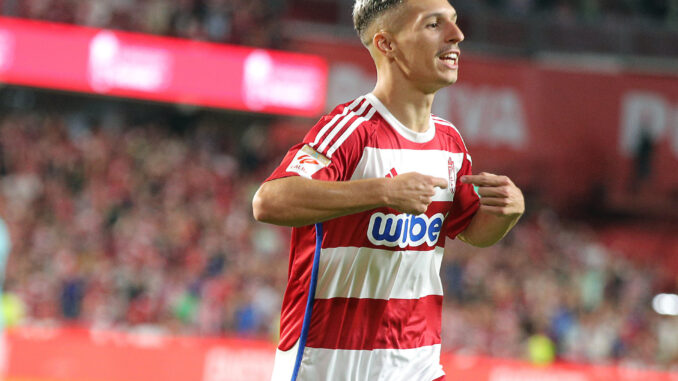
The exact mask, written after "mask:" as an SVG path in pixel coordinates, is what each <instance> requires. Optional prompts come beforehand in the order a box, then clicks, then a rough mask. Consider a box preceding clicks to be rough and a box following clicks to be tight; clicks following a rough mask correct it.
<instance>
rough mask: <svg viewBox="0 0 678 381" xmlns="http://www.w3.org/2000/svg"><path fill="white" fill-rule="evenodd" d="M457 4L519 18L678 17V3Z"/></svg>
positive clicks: (517, 0)
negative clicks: (536, 16)
mask: <svg viewBox="0 0 678 381" xmlns="http://www.w3.org/2000/svg"><path fill="white" fill-rule="evenodd" d="M456 2H458V3H460V4H463V5H470V6H478V5H480V4H482V5H484V6H487V7H490V8H494V9H497V10H500V11H502V12H506V13H510V14H515V15H526V14H530V13H541V14H543V13H545V12H546V13H552V14H555V15H556V16H557V17H558V18H560V19H563V18H572V19H574V18H578V19H582V20H589V21H593V20H596V19H600V18H602V17H603V16H612V17H647V18H651V19H654V20H664V21H666V22H667V23H673V22H675V21H676V18H678V1H676V0H482V1H473V0H457V1H456ZM453 3H454V2H453Z"/></svg>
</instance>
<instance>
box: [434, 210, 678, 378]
mask: <svg viewBox="0 0 678 381" xmlns="http://www.w3.org/2000/svg"><path fill="white" fill-rule="evenodd" d="M450 246H451V247H448V250H447V253H446V258H445V260H444V261H445V263H444V264H443V267H442V277H443V282H444V287H445V292H446V298H447V300H446V305H445V307H444V315H443V346H444V347H446V348H447V349H448V350H453V351H459V352H462V353H470V354H478V353H480V354H490V355H492V356H496V357H509V358H516V357H518V358H528V359H530V360H531V361H533V362H535V363H538V364H548V363H550V362H551V361H553V360H554V359H560V360H565V361H570V362H577V363H593V364H623V365H626V366H630V367H643V366H647V365H655V366H659V367H660V368H665V369H674V370H676V369H678V342H677V341H676V339H675V338H676V337H678V317H674V316H671V317H667V316H662V315H659V314H657V313H656V312H655V311H653V309H652V307H651V306H652V299H653V296H654V295H656V294H657V293H658V292H660V290H669V291H671V292H676V290H677V289H678V278H676V276H675V274H670V273H666V272H665V271H664V270H665V269H663V268H662V267H661V265H658V264H650V265H641V264H639V263H637V262H631V261H629V260H628V259H626V258H624V257H623V256H622V255H620V253H618V252H615V251H613V250H612V249H610V248H608V247H606V246H604V245H603V244H602V243H601V241H600V240H599V239H598V238H597V237H596V233H595V231H594V230H593V229H592V228H591V227H590V226H589V225H587V224H586V223H583V222H581V223H574V222H563V221H560V220H559V218H558V216H557V215H556V214H555V213H553V212H552V211H549V210H548V209H545V210H542V211H540V212H538V213H536V215H533V216H532V217H531V218H528V219H527V220H523V221H521V223H520V224H519V226H518V227H517V228H516V229H514V231H513V232H512V233H511V235H510V236H509V237H507V238H506V239H505V240H504V241H502V242H501V243H500V244H499V245H497V246H494V247H491V248H487V249H477V248H473V247H470V246H468V245H465V244H461V243H459V242H458V241H454V242H453V243H452V245H450Z"/></svg>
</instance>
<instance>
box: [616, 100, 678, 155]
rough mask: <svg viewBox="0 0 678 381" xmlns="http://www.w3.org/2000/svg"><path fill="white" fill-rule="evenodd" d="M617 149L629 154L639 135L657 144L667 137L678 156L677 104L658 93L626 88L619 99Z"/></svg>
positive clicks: (631, 152)
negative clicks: (619, 128) (619, 125)
mask: <svg viewBox="0 0 678 381" xmlns="http://www.w3.org/2000/svg"><path fill="white" fill-rule="evenodd" d="M620 122H621V133H620V134H619V135H620V141H619V149H620V150H621V152H622V153H623V154H625V155H627V156H632V155H633V153H634V151H635V149H636V146H637V145H638V142H639V141H640V139H641V136H642V135H643V134H647V135H648V136H649V137H650V139H651V140H652V141H653V142H654V143H657V142H659V141H661V140H662V139H668V140H669V142H670V146H671V150H672V151H673V154H674V155H675V156H676V157H678V104H676V105H672V104H671V102H670V101H669V99H667V98H666V97H665V96H663V95H662V94H660V93H653V92H646V91H630V92H628V93H626V94H625V95H624V96H623V97H622V100H621V116H620Z"/></svg>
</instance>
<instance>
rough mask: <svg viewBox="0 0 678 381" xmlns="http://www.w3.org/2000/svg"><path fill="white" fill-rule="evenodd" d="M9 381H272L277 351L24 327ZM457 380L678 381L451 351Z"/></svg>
mask: <svg viewBox="0 0 678 381" xmlns="http://www.w3.org/2000/svg"><path fill="white" fill-rule="evenodd" d="M9 353H10V360H9V374H8V378H9V380H26V379H30V380H32V381H268V380H270V376H271V372H272V370H273V359H274V354H275V346H274V345H273V344H271V343H268V342H262V341H256V340H244V339H232V338H193V337H172V336H164V335H159V334H157V333H136V334H132V333H121V332H111V331H99V330H86V329H77V328H73V329H60V328H38V327H22V328H17V329H15V330H13V331H11V332H10V334H9ZM442 363H443V367H444V369H445V372H446V373H447V375H448V378H449V379H450V380H474V381H516V380H520V381H635V380H638V381H678V374H670V373H662V372H652V371H643V370H633V369H626V368H616V367H609V366H607V367H602V366H601V367H593V366H583V365H575V364H556V365H552V366H548V367H536V366H532V365H529V364H527V363H525V362H521V361H517V360H502V359H492V358H487V357H475V356H461V355H455V354H450V353H444V354H443V356H442Z"/></svg>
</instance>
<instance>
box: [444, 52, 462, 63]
mask: <svg viewBox="0 0 678 381" xmlns="http://www.w3.org/2000/svg"><path fill="white" fill-rule="evenodd" d="M441 58H442V59H446V60H455V61H456V60H457V59H459V54H457V53H448V54H445V55H443V56H441Z"/></svg>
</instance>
